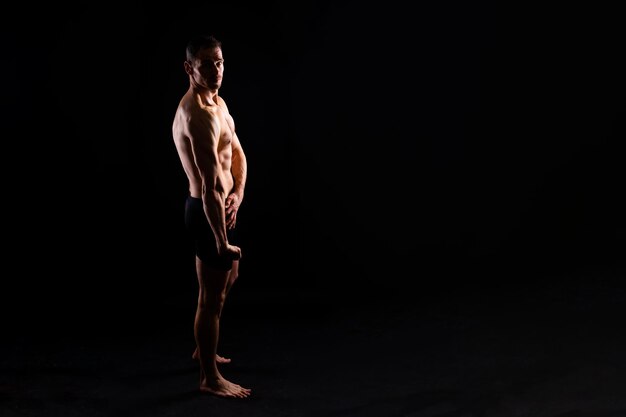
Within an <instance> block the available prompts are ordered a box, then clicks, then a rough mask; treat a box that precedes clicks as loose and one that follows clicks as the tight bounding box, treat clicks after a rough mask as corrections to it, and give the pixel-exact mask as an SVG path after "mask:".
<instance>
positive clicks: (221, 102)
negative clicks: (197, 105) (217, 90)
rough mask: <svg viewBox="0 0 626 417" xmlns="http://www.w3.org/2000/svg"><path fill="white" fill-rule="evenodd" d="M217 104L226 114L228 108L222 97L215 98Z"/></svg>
mask: <svg viewBox="0 0 626 417" xmlns="http://www.w3.org/2000/svg"><path fill="white" fill-rule="evenodd" d="M217 104H218V106H220V107H221V108H223V109H225V110H226V111H227V112H228V106H227V105H226V101H225V100H224V98H223V97H222V96H217Z"/></svg>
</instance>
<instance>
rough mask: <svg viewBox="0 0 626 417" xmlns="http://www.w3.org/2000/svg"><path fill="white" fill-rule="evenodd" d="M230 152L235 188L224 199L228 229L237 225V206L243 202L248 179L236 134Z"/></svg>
mask: <svg viewBox="0 0 626 417" xmlns="http://www.w3.org/2000/svg"><path fill="white" fill-rule="evenodd" d="M232 152H233V153H232V165H231V173H232V175H233V178H234V180H235V187H234V188H233V191H232V192H231V193H230V195H228V197H227V198H226V226H227V227H228V228H229V229H232V228H233V227H235V224H236V223H237V211H239V206H240V205H241V202H242V201H243V196H244V192H245V189H246V179H247V177H248V162H247V160H246V154H245V152H244V151H243V148H242V147H241V142H239V138H238V137H237V134H236V133H235V134H233V141H232Z"/></svg>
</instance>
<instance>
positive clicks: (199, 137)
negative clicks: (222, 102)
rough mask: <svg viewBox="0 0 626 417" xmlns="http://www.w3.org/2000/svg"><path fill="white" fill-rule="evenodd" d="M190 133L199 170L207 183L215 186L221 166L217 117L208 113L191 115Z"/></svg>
mask: <svg viewBox="0 0 626 417" xmlns="http://www.w3.org/2000/svg"><path fill="white" fill-rule="evenodd" d="M188 135H189V139H190V142H191V148H192V150H193V156H194V160H195V164H196V166H197V168H198V171H199V172H200V175H201V176H202V178H203V180H204V182H205V184H207V186H209V187H212V186H213V187H214V186H215V181H216V179H217V176H218V175H217V174H218V168H219V161H218V154H217V142H218V139H219V125H218V121H217V119H216V118H215V117H213V116H212V115H211V114H208V113H207V114H202V115H200V116H195V117H191V118H190V120H189V123H188Z"/></svg>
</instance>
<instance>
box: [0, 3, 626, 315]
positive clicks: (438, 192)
mask: <svg viewBox="0 0 626 417" xmlns="http://www.w3.org/2000/svg"><path fill="white" fill-rule="evenodd" d="M5 20H7V25H6V26H5V28H4V29H3V32H4V35H3V42H4V43H5V46H4V47H3V54H2V55H3V56H2V59H3V64H2V74H3V80H4V87H3V90H4V93H3V100H2V115H3V123H2V126H3V130H4V132H5V133H4V134H3V139H4V143H5V148H4V149H5V151H4V154H3V155H4V161H5V164H4V170H5V171H6V172H5V174H4V179H5V185H4V190H3V194H4V207H5V216H4V219H5V223H6V224H5V237H6V239H7V240H6V242H5V243H6V246H5V247H7V248H8V251H5V256H6V257H7V258H6V261H7V268H6V269H5V272H4V278H3V286H4V288H5V290H4V291H3V294H2V297H3V300H4V303H3V307H4V309H5V317H6V318H9V320H8V321H9V323H8V324H9V325H11V324H14V325H16V327H19V326H20V325H21V324H23V323H25V322H26V321H29V322H30V321H32V322H39V321H40V320H42V319H43V320H44V321H46V323H48V324H47V325H53V324H52V322H53V320H55V319H57V318H60V319H61V320H65V321H66V322H67V323H71V322H74V321H75V320H79V322H82V320H88V319H89V318H98V319H102V320H101V321H102V323H107V322H108V321H110V320H111V319H112V318H124V319H128V320H131V322H132V321H133V319H136V318H137V317H145V316H146V315H147V314H149V309H150V308H154V307H161V306H163V305H170V306H175V305H178V304H180V305H185V303H187V300H191V301H193V300H194V296H195V295H194V294H195V289H196V283H195V275H194V270H193V257H192V256H193V255H191V252H190V248H189V246H188V245H187V243H186V241H185V240H184V230H183V223H182V220H183V218H182V216H183V203H184V198H185V195H186V182H185V178H184V174H183V171H182V168H181V166H180V164H179V162H178V159H177V155H176V153H175V148H174V146H173V143H172V139H171V122H172V118H173V114H174V111H175V109H176V106H177V104H178V100H179V99H180V97H181V96H182V95H183V94H184V92H185V91H186V89H187V86H188V80H187V76H186V74H185V73H184V71H183V64H182V62H183V59H184V46H185V42H186V40H187V39H188V37H189V36H191V35H192V34H195V33H198V32H206V33H213V34H215V35H217V36H218V37H219V38H221V40H222V41H223V52H224V57H225V60H226V64H225V77H224V84H223V87H222V89H221V94H222V95H223V97H224V98H225V99H226V101H227V103H228V105H229V108H230V111H231V113H232V115H233V116H234V118H235V122H236V124H237V131H238V135H239V137H240V140H241V142H242V144H243V146H244V149H245V150H246V152H247V156H248V163H249V180H248V188H247V192H246V196H245V201H244V205H243V206H242V209H241V212H240V228H241V230H240V233H241V237H242V248H243V254H244V258H243V259H242V269H241V281H240V283H241V284H240V288H239V291H241V292H246V293H250V294H255V293H258V294H260V295H259V296H262V295H261V294H265V293H271V292H278V291H280V292H281V294H284V295H285V297H289V295H290V294H294V296H295V294H303V293H305V294H306V293H309V294H316V297H320V298H321V300H322V301H324V300H325V299H327V300H331V299H338V300H340V299H342V298H343V299H345V300H347V301H348V300H351V299H352V297H355V295H356V296H357V297H358V294H361V293H370V292H371V293H373V294H376V293H380V292H383V293H393V292H394V291H398V292H404V293H405V294H406V293H407V292H408V291H417V292H415V297H416V299H417V298H419V297H424V295H423V293H419V291H423V292H426V293H427V292H428V291H441V290H443V289H447V290H451V291H454V288H469V287H478V288H481V289H482V290H484V291H486V292H490V291H493V293H494V296H497V291H498V290H500V289H502V287H506V286H507V285H508V284H509V283H516V284H519V283H520V282H524V281H528V282H533V283H537V282H548V280H550V279H556V278H553V277H556V276H585V277H587V278H586V279H605V277H606V276H611V277H613V278H611V284H610V285H616V286H620V285H622V283H621V281H620V280H619V277H620V274H621V271H623V250H624V241H625V238H626V234H625V233H626V223H625V220H624V215H623V213H624V208H625V206H624V203H623V202H622V199H623V198H622V194H623V179H624V174H625V170H624V164H623V153H622V149H623V145H622V142H623V139H624V111H625V110H624V91H625V90H624V78H623V74H624V66H623V64H622V62H621V61H622V55H623V47H622V43H621V41H620V37H621V35H623V26H622V25H620V24H619V21H618V19H617V15H616V14H615V12H614V11H612V10H610V9H604V10H601V9H600V8H598V9H594V10H587V9H584V8H582V6H581V7H578V8H577V7H575V6H573V5H568V7H567V8H563V9H560V8H553V9H546V8H531V7H527V8H521V6H520V8H519V9H514V8H513V7H510V8H508V9H506V10H504V9H502V8H500V9H498V8H492V7H487V6H485V5H480V6H479V5H473V4H470V3H466V2H459V4H452V3H436V2H429V3H418V4H415V5H413V6H411V7H410V8H409V6H404V5H401V4H400V3H399V2H391V3H389V2H386V3H385V4H384V5H371V6H368V5H365V4H362V3H360V2H351V3H341V4H336V3H333V2H297V3H294V4H292V3H291V2H273V3H269V4H256V3H255V4H243V3H242V4H237V3H232V2H216V3H215V4H213V3H211V2H197V3H188V2H187V3H184V4H183V3H171V4H164V5H162V6H157V5H151V4H147V3H145V4H142V3H137V2H129V3H128V4H126V5H116V6H111V5H109V4H105V3H91V4H87V5H83V6H80V7H77V6H62V5H54V6H52V5H47V6H38V7H36V8H22V9H21V10H18V11H17V12H15V15H14V16H9V15H5ZM621 276H623V275H621ZM594 277H597V278H594ZM615 277H617V278H618V279H615ZM415 288H417V290H415ZM41 311H43V312H45V315H44V316H43V317H42V316H39V315H38V313H39V312H41ZM118 321H119V320H116V321H115V322H118Z"/></svg>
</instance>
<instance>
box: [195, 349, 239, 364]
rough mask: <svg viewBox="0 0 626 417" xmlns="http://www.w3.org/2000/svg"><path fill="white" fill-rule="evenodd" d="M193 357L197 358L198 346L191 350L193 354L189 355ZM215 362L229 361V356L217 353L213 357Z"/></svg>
mask: <svg viewBox="0 0 626 417" xmlns="http://www.w3.org/2000/svg"><path fill="white" fill-rule="evenodd" d="M191 357H192V358H193V359H198V348H196V350H194V351H193V355H191ZM215 362H217V363H230V358H224V357H222V356H220V355H217V356H216V358H215Z"/></svg>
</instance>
